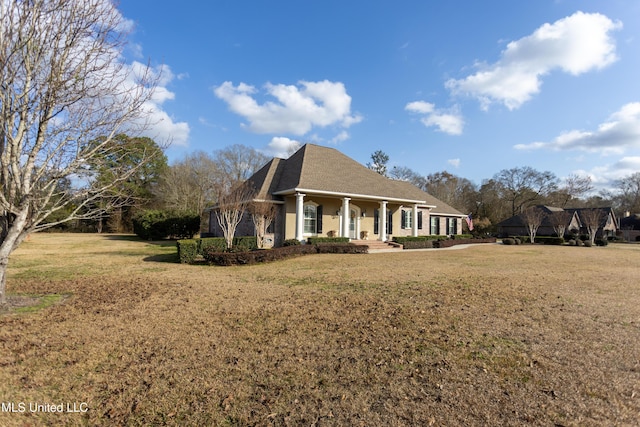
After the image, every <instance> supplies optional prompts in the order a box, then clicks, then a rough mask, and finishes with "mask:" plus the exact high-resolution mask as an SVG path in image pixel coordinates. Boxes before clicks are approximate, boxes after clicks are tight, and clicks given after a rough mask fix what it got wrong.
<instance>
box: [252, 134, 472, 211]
mask: <svg viewBox="0 0 640 427" xmlns="http://www.w3.org/2000/svg"><path fill="white" fill-rule="evenodd" d="M249 181H251V182H252V183H253V185H254V186H255V187H256V191H257V196H256V198H257V199H263V200H266V199H269V198H271V197H270V196H273V195H288V194H293V193H295V192H297V191H303V192H308V193H314V192H315V193H324V194H330V195H335V196H344V197H352V198H362V199H377V200H389V201H398V202H405V203H418V204H421V205H424V206H431V207H433V209H432V212H433V213H440V214H446V215H459V216H462V215H463V214H462V213H461V212H460V211H458V210H456V209H455V208H453V207H451V206H449V205H447V204H446V203H444V202H442V201H440V200H438V199H436V198H435V197H433V196H432V195H430V194H428V193H426V192H424V191H422V190H421V189H419V188H418V187H416V186H414V185H412V184H411V183H409V182H406V181H397V180H393V179H389V178H386V177H384V176H382V175H380V174H379V173H377V172H375V171H373V170H371V169H369V168H367V167H365V166H363V165H361V164H360V163H358V162H357V161H355V160H353V159H351V158H350V157H347V156H346V155H344V154H342V153H341V152H339V151H338V150H336V149H334V148H330V147H323V146H319V145H314V144H306V145H304V146H303V147H302V148H300V149H299V150H298V151H296V152H295V153H294V154H293V155H292V156H291V157H289V158H288V159H286V160H285V159H279V158H274V159H272V160H271V161H269V163H267V164H266V165H265V166H263V167H262V168H261V169H260V170H259V171H257V172H256V173H255V174H254V175H253V176H252V177H251V178H249Z"/></svg>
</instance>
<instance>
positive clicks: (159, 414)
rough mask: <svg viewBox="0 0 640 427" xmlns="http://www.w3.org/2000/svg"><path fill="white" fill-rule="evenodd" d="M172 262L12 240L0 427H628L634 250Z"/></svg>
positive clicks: (168, 256)
mask: <svg viewBox="0 0 640 427" xmlns="http://www.w3.org/2000/svg"><path fill="white" fill-rule="evenodd" d="M175 260H176V257H175V246H174V245H173V244H172V243H162V244H158V243H156V242H142V241H138V240H136V239H134V238H131V237H130V236H98V235H75V234H36V235H33V236H32V237H31V239H30V240H29V241H28V242H25V243H24V244H23V246H22V247H21V248H20V249H19V250H18V251H17V252H16V253H15V254H14V255H13V256H12V258H11V264H10V267H9V279H8V290H9V292H10V294H11V295H12V299H13V300H14V301H23V302H25V301H26V302H28V301H31V302H32V303H33V304H35V307H32V309H24V307H23V308H22V309H16V310H11V311H10V312H6V311H5V312H3V313H1V314H0V396H2V397H1V398H0V400H1V402H2V411H0V425H3V426H12V425H16V426H23V425H35V426H37V425H91V426H93V425H175V426H183V425H193V426H207V425H221V426H227V425H228V426H232V425H239V426H244V425H259V426H262V425H265V426H269V425H277V426H286V425H296V426H297V425H304V426H310V425H316V426H325V425H326V426H333V425H335V426H347V425H349V426H351V425H356V426H357V425H363V426H365V425H366V426H374V425H375V426H377V425H385V426H387V425H390V426H394V425H395V426H403V425H407V426H413V425H420V426H422V425H424V426H429V425H434V426H449V425H450V426H459V425H467V426H475V425H478V426H484V425H505V426H510V425H512V426H520V425H523V424H525V425H541V426H549V425H551V426H553V425H559V426H601V425H618V426H632V425H637V424H638V420H640V279H639V277H640V274H639V273H640V268H639V261H640V245H623V244H616V245H609V246H608V247H597V248H596V247H594V248H583V247H554V246H538V245H523V246H502V245H491V244H489V245H477V246H474V247H469V248H466V249H459V250H436V251H404V252H401V253H380V254H365V255H310V256H305V257H299V258H294V259H290V260H286V261H280V262H275V263H271V264H264V265H253V266H246V267H209V266H204V265H193V266H190V265H181V264H177V263H175ZM42 295H45V296H46V297H44V298H40V296H42ZM25 304H26V303H25ZM23 305H24V304H23ZM21 405H22V406H21ZM38 405H40V406H38ZM60 405H62V406H60ZM21 409H23V410H22V411H21ZM58 409H63V413H58V412H52V410H56V411H57V410H58ZM11 410H13V412H11ZM74 411H75V412H74Z"/></svg>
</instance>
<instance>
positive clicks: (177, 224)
mask: <svg viewBox="0 0 640 427" xmlns="http://www.w3.org/2000/svg"><path fill="white" fill-rule="evenodd" d="M199 230H200V215H194V214H190V213H180V212H170V211H162V210H148V211H144V212H142V213H141V214H140V215H137V216H136V217H135V218H133V232H134V233H135V234H136V235H137V236H138V237H140V238H141V239H144V240H163V239H167V238H173V239H190V238H191V237H193V236H194V235H195V234H196V233H197V232H198V231H199Z"/></svg>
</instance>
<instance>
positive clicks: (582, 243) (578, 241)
mask: <svg viewBox="0 0 640 427" xmlns="http://www.w3.org/2000/svg"><path fill="white" fill-rule="evenodd" d="M576 246H584V240H582V239H578V240H576Z"/></svg>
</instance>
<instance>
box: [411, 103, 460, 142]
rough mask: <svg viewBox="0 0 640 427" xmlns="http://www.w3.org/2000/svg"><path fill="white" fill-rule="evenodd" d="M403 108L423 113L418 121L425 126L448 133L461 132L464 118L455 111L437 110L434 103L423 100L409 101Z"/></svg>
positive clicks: (455, 133)
mask: <svg viewBox="0 0 640 427" xmlns="http://www.w3.org/2000/svg"><path fill="white" fill-rule="evenodd" d="M404 109H405V110H407V111H409V112H411V113H417V114H422V115H424V117H422V118H421V119H420V121H421V122H422V124H424V125H425V126H426V127H432V126H435V127H436V128H438V130H439V131H440V132H444V133H447V134H449V135H461V134H462V129H463V128H464V120H463V119H462V117H461V116H460V115H459V114H458V113H457V112H454V113H450V112H449V113H448V112H444V111H443V110H438V109H436V107H435V105H433V104H431V103H430V102H425V101H414V102H410V103H408V104H407V105H406V106H405V107H404Z"/></svg>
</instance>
